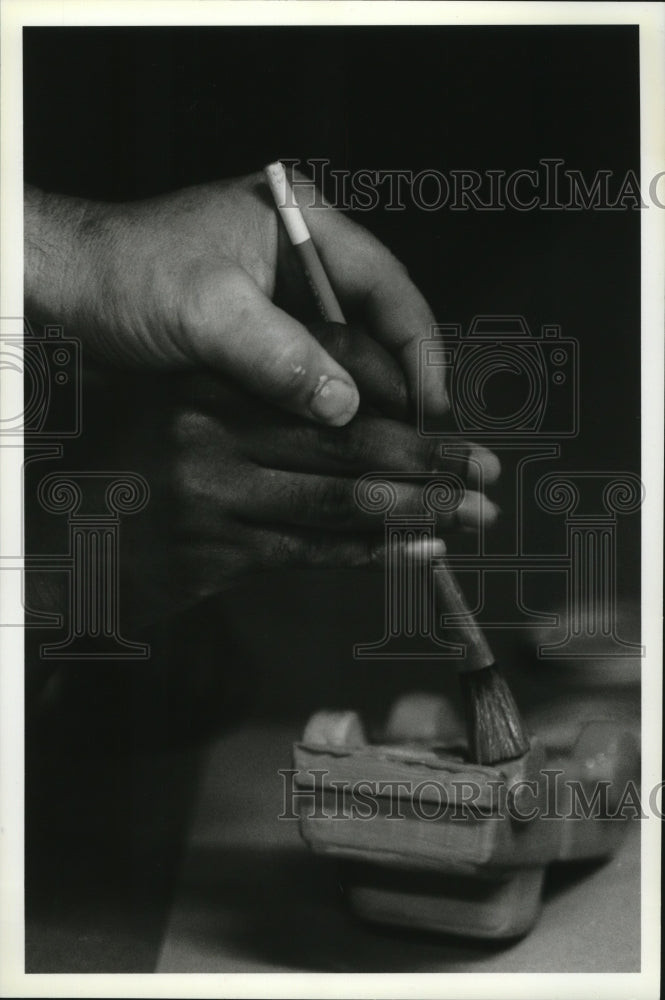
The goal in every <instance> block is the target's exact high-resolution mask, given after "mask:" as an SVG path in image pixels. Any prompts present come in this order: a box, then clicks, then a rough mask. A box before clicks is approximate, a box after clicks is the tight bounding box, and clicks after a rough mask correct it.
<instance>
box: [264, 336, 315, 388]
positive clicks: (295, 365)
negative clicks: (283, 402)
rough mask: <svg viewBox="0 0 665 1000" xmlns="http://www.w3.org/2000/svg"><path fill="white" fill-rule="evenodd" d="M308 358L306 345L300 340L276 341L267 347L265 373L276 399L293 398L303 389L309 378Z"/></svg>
mask: <svg viewBox="0 0 665 1000" xmlns="http://www.w3.org/2000/svg"><path fill="white" fill-rule="evenodd" d="M306 356H307V348H306V345H304V344H302V343H301V342H300V341H299V340H294V339H290V340H288V341H286V342H284V341H281V340H275V341H274V342H273V343H271V344H269V345H267V349H266V352H265V354H264V356H263V365H264V371H265V374H266V378H267V379H268V380H269V382H270V383H271V387H272V391H273V394H274V396H275V397H276V398H280V397H289V396H292V395H294V394H297V393H298V392H299V391H300V390H301V389H302V387H303V385H304V382H305V378H306V376H307V371H306V368H305V361H306Z"/></svg>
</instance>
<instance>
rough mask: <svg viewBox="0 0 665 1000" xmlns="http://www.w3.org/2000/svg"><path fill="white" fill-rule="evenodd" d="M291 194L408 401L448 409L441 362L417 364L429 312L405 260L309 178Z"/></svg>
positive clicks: (432, 410) (435, 411)
mask: <svg viewBox="0 0 665 1000" xmlns="http://www.w3.org/2000/svg"><path fill="white" fill-rule="evenodd" d="M295 191H296V197H297V199H298V203H299V205H300V208H301V211H302V212H303V215H304V216H305V220H306V222H307V226H308V227H309V230H310V232H311V235H312V239H313V241H314V243H315V245H316V247H317V250H318V251H319V254H320V256H321V259H322V261H323V264H324V266H325V268H326V271H327V273H328V276H329V278H330V281H331V283H332V285H333V288H334V289H335V291H336V292H337V294H338V295H339V298H340V301H341V302H342V305H343V306H344V307H350V309H351V311H354V312H356V314H359V315H360V317H361V318H362V320H363V321H364V322H365V323H366V324H367V326H368V327H369V329H370V330H371V332H372V333H373V335H374V336H375V337H376V339H377V340H378V341H379V342H380V343H381V344H383V346H384V347H386V348H387V349H388V350H389V351H390V352H391V354H393V356H394V357H396V358H397V359H398V361H399V362H400V364H401V366H402V368H403V370H404V373H405V375H406V378H407V382H408V385H409V390H410V395H411V400H412V403H413V404H414V405H415V404H416V403H417V401H418V400H419V399H420V400H421V401H422V405H423V407H424V409H425V410H426V411H427V412H428V413H429V414H431V415H433V416H438V415H443V414H444V413H446V412H447V411H448V409H449V404H448V397H447V392H446V385H445V377H444V374H443V373H444V369H443V367H438V366H436V367H434V366H427V365H421V363H420V345H421V342H422V341H423V340H426V339H428V338H429V337H430V336H431V331H432V326H433V324H434V322H435V319H434V315H433V314H432V311H431V309H430V307H429V306H428V304H427V302H426V301H425V298H424V297H423V295H422V294H421V293H420V291H419V290H418V289H417V288H416V286H415V285H414V283H413V282H412V281H411V278H410V277H409V274H408V271H407V270H406V268H405V267H404V265H403V264H402V263H401V262H400V261H399V260H398V259H397V258H396V257H395V256H394V255H393V254H392V253H391V252H390V250H388V248H387V247H386V246H384V244H383V243H381V241H380V240H378V239H377V238H376V237H375V236H373V235H372V233H370V232H369V231H368V230H367V229H365V228H364V227H363V226H360V225H358V223H356V222H354V221H353V220H352V219H349V218H347V217H346V216H345V215H342V214H341V213H340V212H338V211H337V210H336V209H334V208H332V206H330V205H327V204H326V203H325V201H324V199H323V198H322V196H321V194H320V192H318V191H317V190H316V188H315V187H314V185H313V184H311V183H310V184H307V185H305V184H303V182H302V180H301V181H299V182H298V183H297V184H296V187H295Z"/></svg>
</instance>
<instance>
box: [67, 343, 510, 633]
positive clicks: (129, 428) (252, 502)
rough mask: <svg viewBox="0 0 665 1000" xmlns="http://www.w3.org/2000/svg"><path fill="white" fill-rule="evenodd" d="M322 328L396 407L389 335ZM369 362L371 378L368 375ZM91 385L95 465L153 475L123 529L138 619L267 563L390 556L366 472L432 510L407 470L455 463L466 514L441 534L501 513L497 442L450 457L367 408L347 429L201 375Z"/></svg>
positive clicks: (381, 400) (379, 405) (449, 519)
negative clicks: (485, 490)
mask: <svg viewBox="0 0 665 1000" xmlns="http://www.w3.org/2000/svg"><path fill="white" fill-rule="evenodd" d="M317 336H318V338H319V339H321V340H322V342H323V343H325V344H326V346H327V348H328V349H329V350H330V351H331V353H332V354H333V355H334V356H335V358H336V359H337V360H338V361H339V362H340V363H342V364H344V365H345V366H348V368H349V370H350V371H351V373H352V375H353V376H354V377H355V378H357V380H358V383H359V386H360V389H361V394H362V395H363V398H368V397H369V398H371V399H372V402H373V403H374V409H375V411H377V412H386V411H390V410H391V409H393V410H395V409H397V408H398V407H399V402H400V399H402V398H403V397H402V396H401V393H400V390H399V386H398V385H397V383H396V382H395V380H394V378H393V376H394V372H393V371H392V366H393V365H394V362H391V360H390V359H389V358H388V356H387V355H385V354H384V353H383V352H382V350H381V348H379V347H378V345H376V344H374V343H372V342H371V341H370V340H369V339H364V338H363V336H362V335H360V336H358V335H356V334H353V333H352V332H351V331H349V330H345V329H344V328H342V329H341V330H340V329H339V328H336V327H332V328H327V329H324V330H319V331H318V333H317ZM358 355H359V356H358ZM367 368H369V369H370V370H371V371H372V372H373V376H372V380H371V385H370V384H369V383H368V384H367V386H365V382H364V381H363V380H364V378H365V376H364V375H363V372H364V371H365V370H366V369H367ZM94 388H95V391H94V392H92V391H90V392H88V393H87V397H86V398H89V399H90V405H89V406H88V408H87V414H88V419H87V421H86V427H87V428H88V429H91V428H92V427H93V426H96V427H97V428H99V429H100V430H99V432H98V433H96V434H93V435H91V440H90V441H89V444H88V449H89V450H90V449H92V450H93V451H94V454H95V459H96V462H97V463H99V462H102V464H103V465H104V466H105V467H106V468H114V467H122V468H124V469H131V470H132V471H134V472H138V473H140V474H141V475H143V476H144V478H145V479H146V480H147V482H148V484H149V487H150V494H151V499H150V503H149V505H148V507H147V508H146V509H145V510H144V511H143V512H141V513H140V514H137V515H134V516H133V517H131V518H127V519H126V521H125V522H124V523H123V528H122V538H123V542H122V549H121V571H122V576H123V594H124V595H125V599H126V600H127V611H128V613H129V615H130V616H131V617H132V618H135V619H136V620H137V621H142V622H143V621H149V620H154V619H156V618H160V617H163V616H165V615H167V614H172V613H175V612H177V611H180V610H184V609H185V608H186V607H187V606H189V605H192V604H195V603H197V602H199V601H200V600H202V599H204V598H206V597H209V596H211V595H213V594H215V593H218V592H220V591H222V590H224V589H226V588H228V587H229V586H232V585H233V584H234V583H236V582H238V581H239V580H241V579H243V578H247V577H249V576H251V575H252V574H255V573H261V572H265V571H268V570H273V569H283V568H287V567H305V568H306V567H310V568H332V567H354V566H355V567H362V566H372V565H376V566H381V565H382V564H383V560H384V557H385V550H384V545H383V522H382V519H381V518H377V517H375V516H371V515H368V514H367V513H365V512H363V511H362V510H361V509H360V508H359V507H358V506H357V505H356V503H355V499H354V486H355V483H356V480H357V478H358V477H359V476H360V475H362V474H363V473H365V472H371V471H381V472H382V474H384V475H386V477H387V478H390V474H391V473H400V474H401V475H400V477H399V478H398V477H397V476H396V477H395V480H394V486H395V489H396V491H397V495H398V502H399V505H400V510H401V511H403V512H404V513H405V514H408V513H420V512H421V510H420V504H421V485H417V484H416V483H415V482H410V481H409V479H408V475H409V474H412V475H414V476H416V475H418V474H419V473H423V472H436V471H439V470H445V469H449V470H451V471H454V472H456V473H457V474H458V475H459V476H460V477H461V478H462V480H463V481H464V482H465V483H466V484H467V489H466V492H465V495H464V498H463V501H462V503H461V505H460V506H459V508H458V510H457V511H456V512H455V514H454V515H447V516H443V515H442V516H441V517H440V520H439V524H438V529H439V532H440V533H441V534H442V535H443V536H444V537H447V536H448V535H449V534H450V533H451V532H456V531H462V532H469V531H475V530H477V528H478V526H479V525H480V524H481V523H482V524H485V525H488V524H490V523H491V522H492V521H493V520H494V518H495V517H496V514H497V511H496V508H495V507H494V505H493V504H492V503H491V501H490V500H488V498H487V497H486V496H485V495H484V494H482V493H481V492H480V491H479V482H478V475H479V472H481V473H482V475H483V479H484V482H485V483H491V482H492V481H493V480H494V479H496V476H497V475H498V471H499V470H498V463H497V461H496V458H495V457H494V456H493V455H492V454H491V453H490V452H488V451H487V450H486V449H485V448H480V447H474V446H469V447H470V453H469V459H468V462H467V461H466V460H464V459H461V458H458V459H456V458H446V459H444V458H442V457H441V454H440V447H439V445H440V442H438V441H432V440H425V439H423V438H422V437H420V436H419V435H418V433H417V431H416V430H415V429H414V428H412V427H409V426H408V425H407V424H405V423H403V422H402V421H400V420H392V419H389V418H386V417H384V416H376V415H370V414H364V413H361V414H359V415H358V416H357V417H356V418H355V419H354V420H353V421H352V422H351V423H350V424H349V425H348V426H347V427H344V428H329V427H323V426H320V425H316V424H313V423H311V422H309V421H305V420H303V419H302V418H299V417H297V416H295V415H291V414H287V413H284V412H283V411H281V410H279V409H278V408H276V407H274V406H270V405H269V404H265V403H260V402H259V401H257V400H256V398H255V397H253V396H251V395H250V394H249V393H246V392H243V391H242V390H241V389H239V388H238V387H237V386H236V385H234V384H233V383H231V382H230V381H229V380H223V379H220V378H215V377H212V376H206V375H201V374H197V375H189V376H175V377H165V376H153V377H149V376H146V375H140V376H138V377H137V376H133V377H129V376H127V375H126V374H123V375H122V376H115V377H111V376H110V375H109V373H108V372H105V373H104V381H103V382H102V383H100V384H98V385H96V386H95V387H94ZM366 389H367V391H365V390H366ZM372 390H373V391H374V396H371V391H372ZM91 407H94V410H93V409H91ZM109 414H112V419H111V418H110V417H109ZM83 461H84V463H88V457H86V456H84V458H83ZM404 474H406V478H404Z"/></svg>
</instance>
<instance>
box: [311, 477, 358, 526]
mask: <svg viewBox="0 0 665 1000" xmlns="http://www.w3.org/2000/svg"><path fill="white" fill-rule="evenodd" d="M318 508H319V513H320V514H321V516H322V517H323V519H324V520H326V521H334V522H335V523H337V524H344V523H346V522H347V521H349V520H352V519H353V517H354V516H355V515H356V513H357V509H356V506H355V502H354V499H353V484H352V483H350V482H348V481H347V480H344V479H336V478H335V479H331V480H330V481H329V482H327V483H326V484H325V486H324V487H323V488H322V489H321V491H320V495H319V497H318Z"/></svg>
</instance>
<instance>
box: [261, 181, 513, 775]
mask: <svg viewBox="0 0 665 1000" xmlns="http://www.w3.org/2000/svg"><path fill="white" fill-rule="evenodd" d="M265 176H266V178H267V181H268V184H269V185H270V190H271V191H272V194H273V197H274V199H275V205H276V206H277V210H278V212H279V214H280V216H281V218H282V220H283V222H284V226H285V228H286V231H287V233H288V236H289V239H290V240H291V243H292V244H293V246H294V247H295V249H296V251H297V253H298V256H299V258H300V262H301V264H302V267H303V270H304V272H305V276H306V277H307V280H308V282H309V286H310V288H311V289H312V294H313V296H314V299H315V301H316V303H317V306H318V308H319V311H320V313H321V315H322V316H323V318H324V319H325V320H328V321H334V322H336V323H344V322H345V320H344V314H343V312H342V309H341V307H340V304H339V302H338V301H337V297H336V296H335V292H334V290H333V288H332V286H331V284H330V281H329V280H328V276H327V274H326V272H325V268H324V267H323V264H322V262H321V258H320V257H319V255H318V253H317V250H316V247H315V246H314V243H313V241H312V237H311V235H310V232H309V230H308V228H307V224H306V223H305V220H304V218H303V216H302V212H301V211H300V207H299V205H298V202H297V201H296V197H295V193H294V191H293V189H292V188H291V185H290V184H289V182H288V180H287V177H286V174H285V172H284V167H283V166H282V164H281V163H280V162H279V161H277V162H276V163H271V164H270V165H269V166H267V167H266V168H265ZM434 577H435V580H436V589H437V592H438V595H439V601H440V604H441V606H442V610H443V611H445V612H446V613H447V614H449V615H455V616H456V618H458V619H460V618H461V619H462V620H461V621H460V620H458V621H456V622H455V626H454V628H455V631H456V632H457V634H458V635H459V637H460V640H461V641H462V642H463V643H464V644H465V646H466V658H465V660H464V664H463V666H462V668H461V669H460V683H461V687H462V693H463V696H464V705H465V715H466V725H467V733H468V739H469V752H470V754H471V756H472V758H473V760H474V761H475V762H476V763H479V764H495V763H497V762H498V761H501V760H511V759H513V758H514V757H521V756H522V754H523V753H525V752H526V751H527V750H528V749H529V741H528V739H527V736H526V734H525V731H524V727H523V724H522V720H521V718H520V714H519V711H518V708H517V705H516V704H515V700H514V698H513V696H512V694H511V692H510V688H509V687H508V684H507V682H506V680H505V678H504V677H503V674H502V673H501V670H500V668H499V667H498V666H497V664H496V663H495V661H494V657H493V656H492V653H491V650H490V648H489V646H488V644H487V641H486V639H485V637H484V635H483V633H482V631H481V630H480V628H479V626H478V624H477V623H476V622H475V621H474V619H473V617H472V615H471V613H470V611H469V609H468V607H467V605H466V602H465V600H464V597H463V595H462V592H461V590H460V588H459V586H458V584H457V581H456V580H455V577H454V576H453V574H452V572H451V571H450V569H449V567H448V566H447V565H446V564H445V562H440V561H437V569H436V572H435V573H434Z"/></svg>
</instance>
